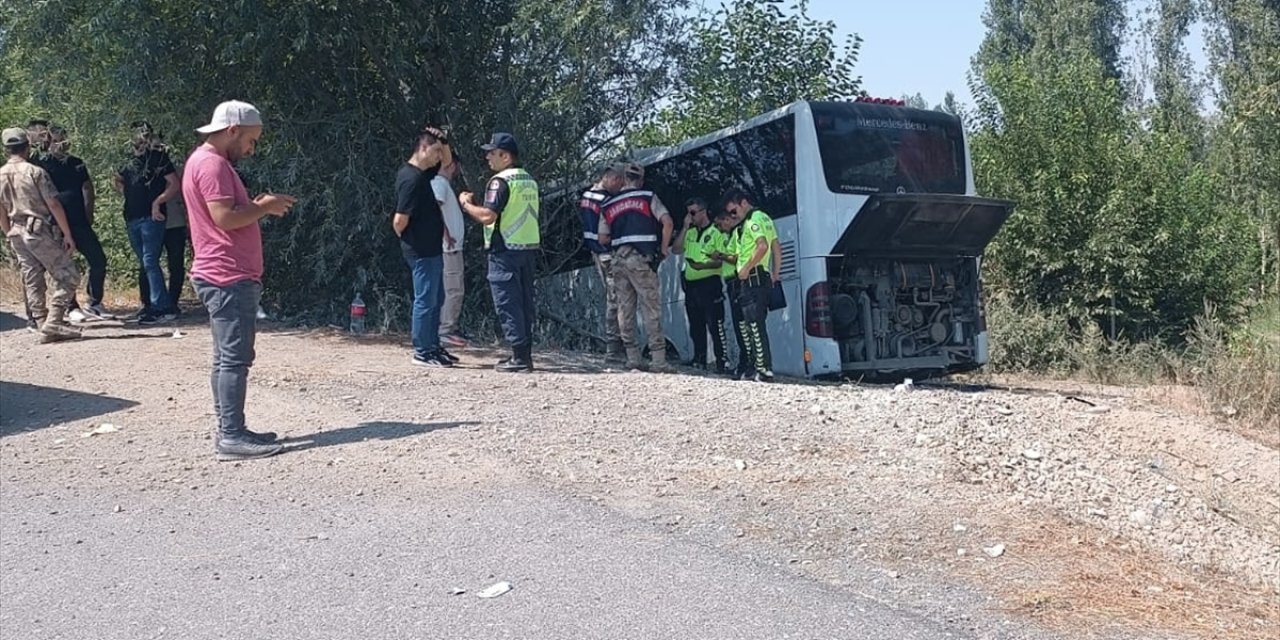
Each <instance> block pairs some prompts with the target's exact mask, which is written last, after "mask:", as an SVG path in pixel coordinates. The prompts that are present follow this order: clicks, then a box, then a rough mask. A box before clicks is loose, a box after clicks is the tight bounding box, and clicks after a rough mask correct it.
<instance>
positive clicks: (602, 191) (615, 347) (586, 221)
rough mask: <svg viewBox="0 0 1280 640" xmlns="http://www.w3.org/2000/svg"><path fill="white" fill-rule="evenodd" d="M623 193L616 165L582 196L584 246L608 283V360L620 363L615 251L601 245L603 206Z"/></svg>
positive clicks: (606, 339)
mask: <svg viewBox="0 0 1280 640" xmlns="http://www.w3.org/2000/svg"><path fill="white" fill-rule="evenodd" d="M621 190H622V173H621V172H619V171H618V170H617V169H616V168H614V167H613V166H612V165H610V166H608V167H606V168H605V169H604V171H603V172H602V173H601V174H600V179H599V180H596V183H595V184H594V185H592V186H591V188H590V189H587V190H586V191H583V192H582V199H581V200H579V201H578V215H579V217H580V218H581V219H582V244H583V246H585V247H586V248H587V251H590V252H591V257H592V259H594V260H595V263H596V271H597V272H598V273H599V274H600V280H601V282H603V283H604V292H605V305H604V338H605V358H606V359H607V360H610V361H613V362H618V361H621V360H622V359H623V358H624V353H623V348H622V335H621V333H619V331H618V292H617V289H616V287H615V286H614V283H613V251H611V250H610V248H609V245H606V244H601V242H600V205H602V204H604V201H605V200H608V199H609V197H610V196H612V195H613V194H615V193H617V192H618V191H621Z"/></svg>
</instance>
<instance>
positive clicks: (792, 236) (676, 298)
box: [542, 101, 1014, 379]
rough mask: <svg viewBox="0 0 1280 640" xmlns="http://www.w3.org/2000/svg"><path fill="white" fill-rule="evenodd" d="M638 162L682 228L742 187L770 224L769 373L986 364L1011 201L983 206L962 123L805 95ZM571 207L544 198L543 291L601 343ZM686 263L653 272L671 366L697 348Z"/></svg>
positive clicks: (931, 371) (869, 373) (597, 294)
mask: <svg viewBox="0 0 1280 640" xmlns="http://www.w3.org/2000/svg"><path fill="white" fill-rule="evenodd" d="M633 160H634V161H636V162H638V163H640V164H641V165H643V166H644V167H645V186H646V187H647V188H649V189H652V190H653V191H654V192H656V193H657V194H658V196H659V197H660V198H661V199H662V201H663V202H664V203H665V204H666V205H667V207H668V208H670V209H671V210H672V214H673V216H675V218H676V226H677V231H676V233H680V232H681V231H680V230H679V227H680V225H681V221H682V220H683V217H684V216H683V211H684V203H685V201H686V200H688V199H689V198H693V197H700V198H703V199H704V200H706V201H707V202H708V203H710V206H711V207H713V208H718V207H719V206H720V202H721V196H722V194H724V193H725V192H726V191H727V190H728V189H730V188H731V187H735V186H736V187H740V188H743V189H745V190H746V191H747V192H748V193H749V194H751V196H752V201H753V202H754V204H755V205H756V206H757V207H758V208H760V209H762V210H764V211H765V212H766V213H768V214H769V215H770V216H771V217H772V218H773V220H774V223H775V225H776V227H777V232H778V239H779V243H780V245H781V249H782V263H781V265H780V266H779V268H780V274H781V281H782V287H783V291H784V293H785V296H786V299H787V302H788V304H787V306H786V307H785V308H783V309H779V310H776V311H772V312H770V313H769V318H768V323H767V327H768V332H769V340H770V343H771V346H772V350H773V366H774V371H775V373H779V374H783V375H788V376H796V377H804V378H834V377H852V378H866V379H878V378H892V377H903V376H916V377H928V376H932V375H944V374H949V373H957V372H963V371H969V370H973V369H976V368H978V367H981V366H982V365H983V364H985V363H986V362H987V360H988V357H989V355H988V354H989V340H988V335H987V327H986V320H985V313H984V310H983V301H982V287H981V270H980V261H981V258H982V253H983V251H984V249H985V248H986V246H987V244H988V243H990V242H991V240H992V239H993V238H994V237H995V235H996V233H997V232H998V231H999V230H1000V227H1001V226H1002V225H1003V224H1004V222H1005V220H1006V219H1007V218H1008V217H1009V215H1010V214H1011V213H1012V211H1013V207H1014V204H1013V203H1012V202H1008V201H1003V200H994V199H989V198H982V197H978V196H977V194H976V191H975V188H974V179H973V171H972V162H971V159H970V156H969V150H968V144H967V142H966V139H965V134H964V129H963V127H962V126H961V122H960V119H959V118H957V117H956V116H953V115H950V114H947V113H943V112H939V111H929V110H921V109H910V108H906V107H903V106H900V104H897V103H893V102H891V101H854V102H816V101H803V102H796V103H793V104H791V105H788V106H786V107H783V108H781V109H778V110H776V111H773V112H770V113H766V114H763V115H760V116H758V117H755V118H752V119H750V120H747V121H745V122H743V123H741V124H738V125H736V126H733V127H729V128H726V129H723V130H721V131H717V132H715V133H712V134H709V135H706V136H702V137H700V138H696V139H693V140H689V141H686V142H683V143H681V144H677V145H674V146H671V147H665V148H658V149H648V150H642V151H638V152H636V153H635V154H634V157H633ZM576 197H577V193H576V192H572V191H571V190H567V189H565V190H561V191H560V192H559V193H553V194H548V197H547V198H546V200H544V211H546V212H547V213H545V214H544V215H543V220H545V221H547V223H546V224H547V225H549V228H548V229H547V231H548V233H547V234H546V236H545V237H544V245H546V244H547V243H548V242H550V243H551V244H552V245H555V244H559V245H560V249H561V251H559V252H558V253H556V252H554V251H553V255H560V256H562V257H563V258H564V259H560V260H555V261H553V262H554V264H551V263H548V264H544V273H548V274H549V275H548V276H546V277H544V278H543V281H542V287H543V289H544V291H543V295H544V296H549V298H548V299H549V300H550V301H551V304H552V305H554V307H555V311H553V312H552V313H553V315H554V314H555V313H557V312H558V313H559V317H560V319H561V320H563V321H565V322H575V321H576V322H578V323H579V327H578V331H579V332H580V333H595V334H598V333H599V330H600V326H601V323H600V322H601V321H600V320H599V318H600V316H601V315H602V313H603V306H604V304H603V295H604V293H603V286H602V285H601V284H600V283H599V282H598V280H599V278H598V276H596V275H595V273H594V269H590V268H585V267H587V265H589V264H590V256H589V255H587V254H586V253H585V251H582V250H580V249H578V250H570V249H569V248H568V247H569V246H572V245H571V244H570V243H577V245H578V246H580V245H581V230H580V228H579V227H578V226H576V225H577V224H578V217H577V214H576V204H577V199H576ZM570 210H572V212H570ZM682 269H683V263H682V258H681V257H680V256H676V255H672V256H670V257H669V258H667V259H666V260H665V261H664V262H663V264H662V265H661V267H660V269H659V275H660V278H661V282H662V302H663V327H664V332H665V333H666V338H667V342H668V359H669V361H672V362H677V361H678V360H677V358H676V357H675V356H674V354H678V356H679V360H688V359H690V358H691V357H692V352H693V347H692V344H693V343H692V340H691V339H690V336H689V332H688V322H687V319H686V316H685V311H684V294H683V291H682V287H681V277H680V274H681V271H682ZM726 317H728V316H727V314H726ZM729 342H730V345H729V347H730V349H731V350H732V349H733V348H734V345H733V340H730V341H729ZM733 357H736V356H731V358H733Z"/></svg>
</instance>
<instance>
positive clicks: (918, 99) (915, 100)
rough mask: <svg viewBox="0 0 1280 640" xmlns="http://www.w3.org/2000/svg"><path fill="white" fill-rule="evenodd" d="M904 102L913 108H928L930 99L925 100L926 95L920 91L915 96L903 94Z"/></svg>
mask: <svg viewBox="0 0 1280 640" xmlns="http://www.w3.org/2000/svg"><path fill="white" fill-rule="evenodd" d="M902 102H903V104H904V105H905V106H907V107H910V108H912V109H928V108H929V101H928V100H925V99H924V96H922V95H920V94H919V93H916V94H915V95H914V96H909V95H906V94H903V95H902Z"/></svg>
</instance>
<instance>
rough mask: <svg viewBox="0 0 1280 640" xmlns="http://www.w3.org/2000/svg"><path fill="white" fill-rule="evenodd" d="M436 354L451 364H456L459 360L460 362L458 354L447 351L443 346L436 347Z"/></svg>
mask: <svg viewBox="0 0 1280 640" xmlns="http://www.w3.org/2000/svg"><path fill="white" fill-rule="evenodd" d="M436 355H437V356H440V357H441V358H443V359H445V360H448V361H449V362H450V363H452V364H458V363H459V362H462V358H459V357H458V356H455V355H453V354H452V353H449V351H448V350H447V349H445V348H444V347H440V348H439V349H436Z"/></svg>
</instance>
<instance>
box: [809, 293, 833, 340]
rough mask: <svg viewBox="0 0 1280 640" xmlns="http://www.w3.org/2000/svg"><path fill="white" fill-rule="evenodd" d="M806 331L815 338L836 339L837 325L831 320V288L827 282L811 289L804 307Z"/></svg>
mask: <svg viewBox="0 0 1280 640" xmlns="http://www.w3.org/2000/svg"><path fill="white" fill-rule="evenodd" d="M804 317H805V331H806V332H807V333H808V334H809V335H811V336H813V337H815V338H834V337H835V335H836V328H835V323H834V322H833V321H832V319H831V286H830V285H828V284H827V283H826V282H825V281H823V282H819V283H817V284H815V285H813V286H812V287H809V292H808V293H807V294H806V295H805V305H804Z"/></svg>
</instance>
